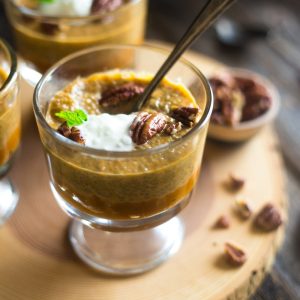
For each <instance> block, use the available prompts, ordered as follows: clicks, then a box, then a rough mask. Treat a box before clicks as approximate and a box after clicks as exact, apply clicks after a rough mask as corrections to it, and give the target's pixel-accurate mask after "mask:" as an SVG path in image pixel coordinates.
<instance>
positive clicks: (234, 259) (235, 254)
mask: <svg viewBox="0 0 300 300" xmlns="http://www.w3.org/2000/svg"><path fill="white" fill-rule="evenodd" d="M225 255H226V258H227V261H228V262H229V263H230V264H231V265H233V266H241V265H243V264H244V263H245V262H246V260H247V255H246V253H245V252H244V250H242V249H241V248H240V247H238V246H236V245H233V244H231V243H225Z"/></svg>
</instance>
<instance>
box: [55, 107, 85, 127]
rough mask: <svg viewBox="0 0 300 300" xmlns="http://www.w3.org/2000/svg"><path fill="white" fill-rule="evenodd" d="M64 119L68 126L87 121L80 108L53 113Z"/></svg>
mask: <svg viewBox="0 0 300 300" xmlns="http://www.w3.org/2000/svg"><path fill="white" fill-rule="evenodd" d="M55 116H57V117H59V118H60V119H63V120H65V121H66V124H67V126H68V127H72V126H77V125H81V124H83V123H84V122H86V121H87V119H88V118H87V114H86V113H85V112H84V111H83V110H82V109H76V110H75V111H68V110H65V111H61V112H58V113H56V114H55Z"/></svg>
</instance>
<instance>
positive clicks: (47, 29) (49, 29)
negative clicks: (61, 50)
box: [40, 22, 59, 35]
mask: <svg viewBox="0 0 300 300" xmlns="http://www.w3.org/2000/svg"><path fill="white" fill-rule="evenodd" d="M40 30H41V32H43V33H44V34H46V35H55V34H57V33H58V32H59V27H58V25H57V24H52V23H45V22H42V23H40Z"/></svg>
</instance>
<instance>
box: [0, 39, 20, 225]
mask: <svg viewBox="0 0 300 300" xmlns="http://www.w3.org/2000/svg"><path fill="white" fill-rule="evenodd" d="M0 71H1V74H5V76H4V77H3V78H5V79H4V80H3V82H2V83H0V225H2V224H3V223H4V222H5V221H6V220H7V219H8V218H9V217H10V216H11V214H12V213H13V212H14V210H15V208H16V205H17V203H18V200H19V196H18V194H17V192H16V191H15V189H14V187H13V185H12V183H11V181H10V180H9V179H8V178H5V176H6V174H7V173H8V170H9V168H10V167H11V165H12V162H13V159H14V156H15V153H16V151H17V149H18V146H19V143H20V131H21V130H20V128H21V110H20V103H19V98H18V90H19V82H18V73H17V59H16V55H15V53H14V52H13V51H12V49H11V48H10V47H9V46H8V44H7V43H6V42H4V41H3V40H1V39H0Z"/></svg>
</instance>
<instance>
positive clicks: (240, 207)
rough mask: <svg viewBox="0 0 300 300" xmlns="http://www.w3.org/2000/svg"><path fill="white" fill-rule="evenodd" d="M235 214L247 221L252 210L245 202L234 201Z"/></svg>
mask: <svg viewBox="0 0 300 300" xmlns="http://www.w3.org/2000/svg"><path fill="white" fill-rule="evenodd" d="M235 207H236V212H237V213H238V215H239V216H240V217H241V218H242V219H245V220H246V219H249V218H250V217H251V215H252V209H251V207H250V205H249V204H248V203H247V202H246V201H245V200H241V199H238V200H236V201H235Z"/></svg>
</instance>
